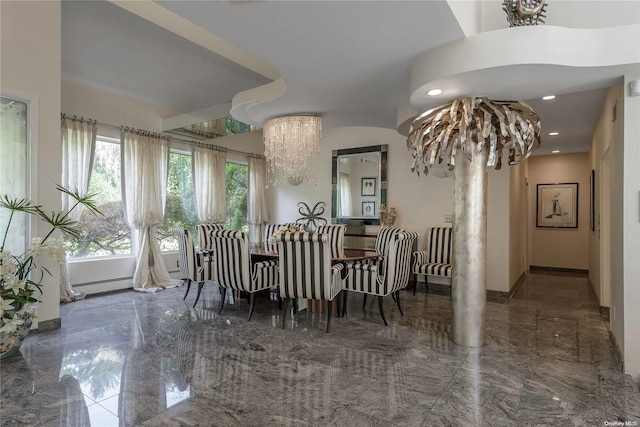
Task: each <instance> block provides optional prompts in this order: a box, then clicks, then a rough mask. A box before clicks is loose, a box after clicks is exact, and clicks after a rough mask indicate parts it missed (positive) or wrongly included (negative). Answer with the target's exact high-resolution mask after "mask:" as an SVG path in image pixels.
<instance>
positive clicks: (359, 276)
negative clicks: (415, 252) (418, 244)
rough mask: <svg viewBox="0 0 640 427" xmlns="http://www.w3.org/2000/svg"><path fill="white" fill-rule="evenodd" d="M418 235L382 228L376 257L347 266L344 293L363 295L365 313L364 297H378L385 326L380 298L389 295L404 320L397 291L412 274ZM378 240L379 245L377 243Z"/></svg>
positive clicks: (344, 307) (385, 321)
mask: <svg viewBox="0 0 640 427" xmlns="http://www.w3.org/2000/svg"><path fill="white" fill-rule="evenodd" d="M417 238H418V233H415V232H412V231H406V230H403V229H399V228H392V227H385V228H382V229H381V231H380V233H379V234H378V239H377V241H376V248H380V250H381V252H380V253H379V257H378V258H377V259H375V260H373V262H371V261H370V260H367V261H366V262H365V261H354V262H349V263H347V266H346V269H347V276H346V279H345V285H344V289H345V290H346V291H353V292H360V293H363V294H364V302H363V305H362V308H363V309H364V308H365V306H366V303H367V295H376V296H377V297H378V308H379V309H380V316H382V321H383V322H384V324H385V325H388V323H387V319H386V318H385V316H384V308H383V302H382V299H383V297H385V296H387V295H389V294H391V295H392V296H393V298H394V300H395V302H396V304H397V305H398V310H400V314H401V315H403V316H404V313H403V312H402V307H401V306H400V289H403V288H405V287H406V286H407V283H408V282H409V276H410V274H411V251H412V248H413V243H414V241H415V240H416V239H417ZM378 240H379V241H378ZM346 305H347V292H345V295H344V297H343V311H345V310H346Z"/></svg>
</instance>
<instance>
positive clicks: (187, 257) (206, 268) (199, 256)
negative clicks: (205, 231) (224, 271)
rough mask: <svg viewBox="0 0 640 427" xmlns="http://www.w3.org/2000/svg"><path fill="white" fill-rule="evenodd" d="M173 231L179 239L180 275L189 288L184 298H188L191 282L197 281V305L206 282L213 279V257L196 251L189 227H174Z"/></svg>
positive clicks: (194, 304)
mask: <svg viewBox="0 0 640 427" xmlns="http://www.w3.org/2000/svg"><path fill="white" fill-rule="evenodd" d="M171 231H173V233H174V234H175V235H176V238H177V240H178V255H179V261H178V268H179V269H180V276H181V279H183V280H185V281H186V282H187V290H186V292H185V293H184V297H183V298H182V299H183V300H184V299H186V298H187V294H189V289H190V288H191V282H196V283H197V284H198V294H197V295H196V301H195V302H194V303H193V306H194V307H195V306H196V304H197V303H198V299H200V293H201V292H202V287H203V286H204V282H206V281H208V280H211V276H212V274H211V270H212V269H211V267H212V266H211V257H210V256H207V255H205V254H203V253H201V252H197V251H196V249H195V246H194V244H193V236H192V235H191V231H189V230H188V229H187V228H181V227H174V228H172V229H171Z"/></svg>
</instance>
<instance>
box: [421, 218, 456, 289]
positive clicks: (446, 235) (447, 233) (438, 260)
mask: <svg viewBox="0 0 640 427" xmlns="http://www.w3.org/2000/svg"><path fill="white" fill-rule="evenodd" d="M452 250H453V240H452V234H451V227H433V228H430V229H429V230H427V250H426V251H416V252H414V253H413V262H412V263H411V264H412V265H411V271H412V273H413V277H414V280H413V283H414V287H413V294H414V295H415V294H416V288H417V287H418V275H419V274H422V275H424V284H425V286H426V288H427V291H428V290H429V283H428V278H429V276H439V277H451V273H452V265H451V259H452V257H451V252H452Z"/></svg>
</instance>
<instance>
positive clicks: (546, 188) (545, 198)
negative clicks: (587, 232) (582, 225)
mask: <svg viewBox="0 0 640 427" xmlns="http://www.w3.org/2000/svg"><path fill="white" fill-rule="evenodd" d="M537 189H538V191H537V200H536V227H546V228H578V183H577V182H571V183H564V184H538V185H537Z"/></svg>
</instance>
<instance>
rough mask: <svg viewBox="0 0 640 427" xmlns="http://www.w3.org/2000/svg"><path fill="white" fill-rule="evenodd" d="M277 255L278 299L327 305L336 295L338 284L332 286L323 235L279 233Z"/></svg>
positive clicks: (338, 290)
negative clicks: (305, 300)
mask: <svg viewBox="0 0 640 427" xmlns="http://www.w3.org/2000/svg"><path fill="white" fill-rule="evenodd" d="M278 255H279V261H278V264H279V267H280V281H279V284H280V296H281V297H283V298H307V299H319V300H329V301H331V300H333V298H334V297H335V296H336V295H337V294H338V292H340V287H341V285H340V283H332V271H331V247H330V246H329V236H328V235H327V234H319V233H309V232H294V233H283V234H282V235H280V240H279V241H278ZM336 288H337V289H336Z"/></svg>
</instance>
